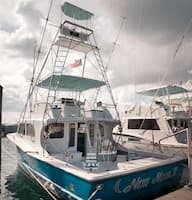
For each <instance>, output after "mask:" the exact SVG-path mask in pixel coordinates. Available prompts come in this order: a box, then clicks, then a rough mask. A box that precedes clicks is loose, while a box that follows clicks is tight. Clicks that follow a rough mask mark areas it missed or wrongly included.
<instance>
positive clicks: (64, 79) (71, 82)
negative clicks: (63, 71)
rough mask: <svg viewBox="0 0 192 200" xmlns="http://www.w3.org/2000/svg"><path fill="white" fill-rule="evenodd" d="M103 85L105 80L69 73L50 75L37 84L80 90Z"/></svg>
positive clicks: (47, 87)
mask: <svg viewBox="0 0 192 200" xmlns="http://www.w3.org/2000/svg"><path fill="white" fill-rule="evenodd" d="M103 85H105V82H103V81H98V80H94V79H88V78H84V77H78V76H70V75H52V76H49V77H48V78H46V79H45V80H43V81H41V82H40V83H39V84H38V85H37V86H38V87H41V88H45V89H51V90H55V89H57V90H62V91H76V92H81V91H84V90H88V89H91V88H98V87H101V86H103Z"/></svg>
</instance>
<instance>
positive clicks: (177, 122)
mask: <svg viewBox="0 0 192 200" xmlns="http://www.w3.org/2000/svg"><path fill="white" fill-rule="evenodd" d="M167 121H168V124H169V126H170V128H171V129H172V131H173V132H177V131H180V130H183V129H186V128H188V122H187V120H184V119H169V120H167Z"/></svg>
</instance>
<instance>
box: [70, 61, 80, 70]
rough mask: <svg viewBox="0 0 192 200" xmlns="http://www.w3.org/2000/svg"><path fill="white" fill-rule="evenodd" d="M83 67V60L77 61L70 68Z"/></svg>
mask: <svg viewBox="0 0 192 200" xmlns="http://www.w3.org/2000/svg"><path fill="white" fill-rule="evenodd" d="M81 65H82V61H81V59H78V60H75V62H74V63H72V64H70V66H71V67H72V68H75V67H79V66H81Z"/></svg>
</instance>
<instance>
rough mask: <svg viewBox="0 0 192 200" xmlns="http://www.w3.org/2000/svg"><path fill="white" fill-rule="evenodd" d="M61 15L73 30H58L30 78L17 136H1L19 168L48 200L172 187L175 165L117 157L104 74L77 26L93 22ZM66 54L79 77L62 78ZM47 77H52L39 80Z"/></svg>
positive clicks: (140, 155)
mask: <svg viewBox="0 0 192 200" xmlns="http://www.w3.org/2000/svg"><path fill="white" fill-rule="evenodd" d="M62 11H63V12H64V13H65V15H67V16H68V17H72V18H73V22H71V21H64V22H63V23H62V24H61V25H60V27H59V29H58V32H57V34H56V36H55V37H54V39H53V41H52V43H51V44H50V49H49V50H48V53H47V55H46V57H45V60H44V61H43V64H42V67H40V70H39V73H37V75H36V74H35V73H33V74H35V76H34V77H33V78H32V84H31V87H30V90H29V95H28V99H27V103H26V106H25V109H24V112H23V113H22V115H21V120H20V123H19V125H18V130H17V132H16V133H12V134H8V135H7V137H8V138H9V139H10V140H11V141H12V142H13V143H14V144H15V145H16V147H17V149H18V152H19V155H20V160H19V165H20V166H21V168H22V169H23V170H24V171H25V172H26V173H27V174H28V175H29V176H30V177H31V178H32V179H34V180H35V181H36V182H37V183H39V184H40V185H41V186H42V187H43V188H44V189H45V190H46V191H47V193H49V195H50V197H51V198H52V199H56V198H59V199H65V200H66V199H77V200H96V199H97V200H99V199H100V200H101V199H102V200H106V199H110V200H117V199H121V200H126V199H132V200H134V199H135V200H136V199H141V195H140V194H141V193H142V196H143V198H145V199H147V198H149V197H150V198H152V197H154V196H155V195H157V194H159V193H160V192H162V191H164V190H168V189H170V188H173V187H175V186H178V185H179V184H180V181H181V179H182V174H183V169H184V162H185V159H183V158H182V157H173V156H167V155H164V154H154V153H149V152H148V153H146V152H142V151H133V150H132V151H130V150H129V152H128V153H125V154H120V153H119V152H118V151H117V148H118V143H117V142H118V141H119V140H118V138H117V140H114V139H113V137H112V130H113V128H114V127H115V126H116V125H117V124H118V123H119V119H118V118H114V117H113V116H112V115H111V114H110V109H109V107H110V108H111V107H112V109H114V110H115V111H116V112H117V109H116V104H115V102H114V98H113V96H112V93H111V88H110V84H109V82H108V79H107V75H106V73H105V72H106V70H105V67H104V66H103V62H102V59H101V55H100V51H99V48H98V47H97V44H96V40H95V37H94V31H93V30H92V29H91V28H88V27H85V26H82V25H80V24H79V23H80V20H89V19H90V18H91V17H92V16H93V14H92V13H90V12H89V11H86V10H84V9H82V8H79V7H77V6H74V5H72V4H70V3H64V5H63V6H62ZM74 21H75V22H76V23H74ZM77 22H78V23H77ZM86 24H89V23H86ZM45 32H46V31H45ZM77 52H78V53H77ZM73 53H77V54H75V55H78V56H81V57H80V58H81V61H82V62H79V59H78V60H76V62H75V63H74V64H73V65H72V66H73V67H75V68H76V67H78V66H79V65H81V64H82V67H81V68H82V73H80V74H81V76H76V75H72V74H70V75H69V74H65V72H66V71H65V69H66V67H67V65H68V63H71V61H72V60H73V59H74V56H70V55H71V54H73ZM90 54H91V55H90ZM48 58H51V59H50V60H49V59H48ZM88 58H89V59H92V62H88V61H87V60H89V59H88ZM93 63H94V64H93ZM50 65H52V69H50ZM91 68H92V69H95V68H96V69H97V70H96V72H98V71H99V72H100V73H98V74H99V75H101V76H99V75H98V76H97V77H98V79H97V80H95V79H93V78H87V76H88V75H90V71H89V69H91ZM47 71H49V72H50V71H51V72H52V73H51V74H50V75H47V76H46V77H45V75H44V73H45V72H47ZM86 72H87V73H86ZM87 74H88V75H87ZM99 77H101V80H99ZM102 86H103V87H104V86H107V87H106V88H107V89H108V91H109V97H111V100H107V102H106V103H102V102H101V101H103V99H102V98H101V97H100V98H101V99H98V98H99V96H98V88H101V87H102ZM92 90H93V91H94V92H93V93H92V94H96V95H97V99H98V100H97V102H96V101H93V102H92V104H91V103H90V102H89V101H88V98H86V101H85V98H84V97H85V96H83V94H84V95H86V94H85V92H87V93H88V92H89V93H88V96H87V97H89V96H90V94H91V91H92ZM104 91H105V92H106V93H105V94H106V95H105V98H104V100H106V97H107V91H106V90H104ZM91 99H93V98H91ZM94 99H95V98H94ZM88 103H89V104H88ZM87 104H88V105H89V107H88V106H87ZM90 105H91V108H90ZM108 105H109V107H108ZM112 105H113V106H112ZM117 116H118V112H117Z"/></svg>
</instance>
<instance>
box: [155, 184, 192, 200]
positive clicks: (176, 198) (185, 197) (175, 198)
mask: <svg viewBox="0 0 192 200" xmlns="http://www.w3.org/2000/svg"><path fill="white" fill-rule="evenodd" d="M181 199H182V200H191V199H192V187H191V188H187V187H183V188H181V189H179V190H176V191H174V192H171V193H169V194H166V195H164V196H162V197H159V198H157V199H156V200H181Z"/></svg>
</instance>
